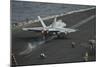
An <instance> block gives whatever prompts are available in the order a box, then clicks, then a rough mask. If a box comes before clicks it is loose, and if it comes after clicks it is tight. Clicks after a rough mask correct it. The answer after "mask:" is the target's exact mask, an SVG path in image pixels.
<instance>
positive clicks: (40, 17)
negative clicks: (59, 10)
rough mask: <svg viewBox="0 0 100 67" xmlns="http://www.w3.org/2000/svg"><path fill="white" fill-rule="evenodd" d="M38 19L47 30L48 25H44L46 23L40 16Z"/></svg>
mask: <svg viewBox="0 0 100 67" xmlns="http://www.w3.org/2000/svg"><path fill="white" fill-rule="evenodd" d="M38 19H39V21H40V22H41V24H42V26H43V27H44V28H46V25H45V24H44V22H43V20H42V19H41V17H40V16H38Z"/></svg>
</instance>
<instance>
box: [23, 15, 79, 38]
mask: <svg viewBox="0 0 100 67" xmlns="http://www.w3.org/2000/svg"><path fill="white" fill-rule="evenodd" d="M38 19H39V21H40V22H41V24H42V26H43V27H33V28H22V30H24V31H35V32H41V33H42V34H43V36H44V38H45V37H46V36H47V35H49V34H52V35H56V36H57V37H60V36H61V37H62V34H63V37H66V36H67V34H69V33H71V32H76V31H78V29H72V28H66V24H65V23H64V22H62V20H57V17H55V18H54V21H53V23H52V24H50V25H49V26H46V24H45V23H44V21H43V20H42V18H41V17H40V16H38Z"/></svg>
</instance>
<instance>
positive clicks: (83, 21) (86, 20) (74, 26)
mask: <svg viewBox="0 0 100 67" xmlns="http://www.w3.org/2000/svg"><path fill="white" fill-rule="evenodd" d="M93 18H95V15H92V16H90V17H88V18H87V19H85V20H82V21H81V22H79V23H78V24H76V25H73V26H72V27H70V28H76V27H79V26H81V25H82V24H84V23H87V22H88V21H90V20H92V19H93Z"/></svg>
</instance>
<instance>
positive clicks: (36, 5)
mask: <svg viewBox="0 0 100 67" xmlns="http://www.w3.org/2000/svg"><path fill="white" fill-rule="evenodd" d="M91 7H94V6H89V5H74V4H56V3H41V2H26V1H11V21H12V23H15V22H23V21H26V20H35V19H37V16H42V17H46V16H50V15H58V14H61V13H65V12H70V11H74V10H79V9H86V8H91Z"/></svg>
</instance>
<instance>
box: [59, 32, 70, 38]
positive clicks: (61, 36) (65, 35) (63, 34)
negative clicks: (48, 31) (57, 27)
mask: <svg viewBox="0 0 100 67" xmlns="http://www.w3.org/2000/svg"><path fill="white" fill-rule="evenodd" d="M57 37H58V38H68V34H65V33H57Z"/></svg>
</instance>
